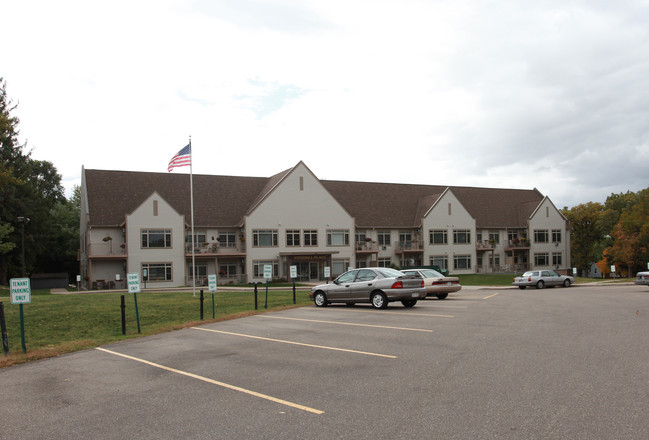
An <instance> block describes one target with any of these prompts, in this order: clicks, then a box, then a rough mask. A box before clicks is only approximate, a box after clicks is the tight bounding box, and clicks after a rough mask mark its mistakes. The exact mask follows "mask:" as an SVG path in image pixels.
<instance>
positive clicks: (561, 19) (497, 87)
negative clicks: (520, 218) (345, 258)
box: [0, 0, 649, 209]
mask: <svg viewBox="0 0 649 440" xmlns="http://www.w3.org/2000/svg"><path fill="white" fill-rule="evenodd" d="M0 17H3V18H2V25H1V26H0V41H1V42H2V50H1V51H0V77H4V79H5V81H6V85H7V93H8V95H9V97H10V98H11V99H12V100H13V102H14V103H15V104H18V107H17V108H16V110H14V112H13V113H12V115H14V116H17V117H18V118H19V119H20V124H19V130H20V136H19V140H20V141H21V142H25V143H26V144H27V148H26V151H31V155H32V158H34V159H38V160H47V161H50V162H52V163H53V164H54V166H55V167H56V169H57V170H58V172H59V173H60V174H61V176H62V184H63V185H64V187H65V188H66V194H68V195H69V194H70V192H71V190H72V188H73V187H74V185H79V184H80V182H81V170H82V166H83V167H85V168H86V169H107V170H131V171H153V172H167V164H168V163H169V161H170V160H171V158H172V156H173V155H174V154H175V153H177V152H178V151H179V150H180V149H181V148H183V147H184V146H185V145H186V144H187V143H188V141H189V139H190V137H191V143H192V163H193V166H192V170H193V173H194V174H213V175H232V176H256V177H269V176H272V175H274V174H277V173H279V172H281V171H283V170H286V169H289V168H292V167H293V166H295V165H296V164H297V163H298V162H299V161H303V162H304V163H305V164H306V165H307V166H308V167H309V169H310V170H311V171H312V172H313V173H314V174H315V175H316V176H317V177H318V178H320V179H327V180H353V181H366V182H391V183H413V184H430V185H455V186H477V187H490V188H518V189H532V188H537V189H538V190H539V191H540V192H541V193H542V194H544V195H547V196H548V197H550V199H551V200H552V201H553V202H554V204H555V205H556V206H557V208H559V209H561V208H563V207H564V206H567V207H572V206H575V205H578V204H581V203H587V202H590V201H593V202H604V201H605V200H606V197H608V196H609V195H611V194H613V193H615V194H617V193H622V192H627V191H633V192H636V191H639V190H641V189H644V188H647V187H649V26H648V25H647V23H649V1H648V0H636V1H634V0H616V1H615V2H612V1H609V0H535V1H521V0H498V1H489V0H326V1H324V0H269V1H263V0H127V1H124V0H112V1H110V2H107V1H103V2H100V1H88V0H59V1H55V2H54V1H51V0H21V1H13V0H0ZM188 171H189V169H188V168H178V169H176V170H174V171H173V172H181V173H187V172H188Z"/></svg>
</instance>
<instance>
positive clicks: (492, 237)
mask: <svg viewBox="0 0 649 440" xmlns="http://www.w3.org/2000/svg"><path fill="white" fill-rule="evenodd" d="M492 240H493V241H492ZM489 243H494V244H498V243H500V232H498V231H496V232H491V231H489Z"/></svg>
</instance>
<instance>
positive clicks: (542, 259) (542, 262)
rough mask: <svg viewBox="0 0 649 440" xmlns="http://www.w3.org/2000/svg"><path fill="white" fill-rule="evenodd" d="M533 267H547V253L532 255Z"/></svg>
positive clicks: (548, 259) (548, 261)
mask: <svg viewBox="0 0 649 440" xmlns="http://www.w3.org/2000/svg"><path fill="white" fill-rule="evenodd" d="M534 265H535V266H549V265H550V257H549V255H548V253H547V252H542V253H539V254H534Z"/></svg>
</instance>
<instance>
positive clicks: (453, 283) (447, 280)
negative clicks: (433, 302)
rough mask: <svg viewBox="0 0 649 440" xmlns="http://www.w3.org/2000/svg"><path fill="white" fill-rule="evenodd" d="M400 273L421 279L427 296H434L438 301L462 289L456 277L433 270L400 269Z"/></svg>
mask: <svg viewBox="0 0 649 440" xmlns="http://www.w3.org/2000/svg"><path fill="white" fill-rule="evenodd" d="M401 272H403V273H412V274H417V276H419V277H421V278H423V279H424V287H426V292H427V294H428V296H436V297H437V298H438V299H446V297H447V296H448V294H449V293H453V292H459V291H460V289H462V285H461V284H460V279H459V278H458V277H447V276H444V275H442V274H441V273H439V272H437V271H436V270H433V269H402V270H401Z"/></svg>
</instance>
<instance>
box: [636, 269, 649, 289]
mask: <svg viewBox="0 0 649 440" xmlns="http://www.w3.org/2000/svg"><path fill="white" fill-rule="evenodd" d="M635 284H638V285H641V286H649V272H638V273H637V274H635Z"/></svg>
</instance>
